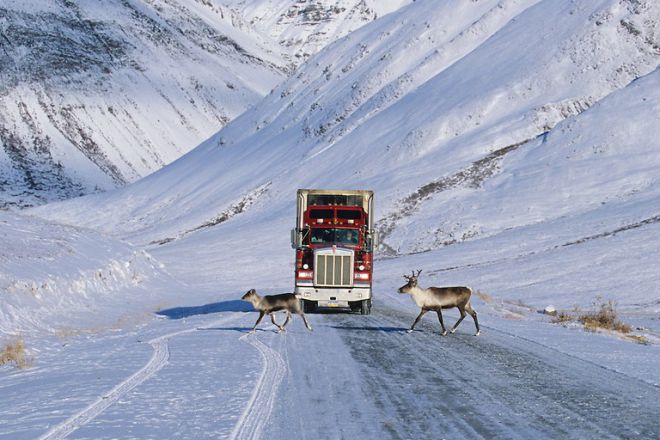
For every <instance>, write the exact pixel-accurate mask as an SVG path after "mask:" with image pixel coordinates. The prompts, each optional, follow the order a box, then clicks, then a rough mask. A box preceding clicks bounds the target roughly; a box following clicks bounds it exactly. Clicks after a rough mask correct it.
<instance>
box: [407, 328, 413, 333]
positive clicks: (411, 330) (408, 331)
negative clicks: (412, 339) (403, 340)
mask: <svg viewBox="0 0 660 440" xmlns="http://www.w3.org/2000/svg"><path fill="white" fill-rule="evenodd" d="M413 331H414V330H413V329H411V328H409V329H408V330H406V333H412V332H413Z"/></svg>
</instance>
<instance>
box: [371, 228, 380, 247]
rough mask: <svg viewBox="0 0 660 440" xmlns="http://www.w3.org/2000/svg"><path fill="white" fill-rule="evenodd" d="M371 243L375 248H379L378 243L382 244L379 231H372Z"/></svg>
mask: <svg viewBox="0 0 660 440" xmlns="http://www.w3.org/2000/svg"><path fill="white" fill-rule="evenodd" d="M371 243H372V245H373V248H374V249H377V248H378V245H379V244H380V241H379V237H378V231H374V230H372V231H371Z"/></svg>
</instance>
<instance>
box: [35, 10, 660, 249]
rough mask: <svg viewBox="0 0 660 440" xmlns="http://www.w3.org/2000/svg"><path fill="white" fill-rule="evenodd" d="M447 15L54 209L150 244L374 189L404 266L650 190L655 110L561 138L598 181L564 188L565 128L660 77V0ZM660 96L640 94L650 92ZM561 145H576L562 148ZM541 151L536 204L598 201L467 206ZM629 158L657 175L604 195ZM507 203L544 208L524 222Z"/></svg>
mask: <svg viewBox="0 0 660 440" xmlns="http://www.w3.org/2000/svg"><path fill="white" fill-rule="evenodd" d="M459 4H460V6H459ZM443 5H444V6H443V7H438V5H437V4H435V3H433V4H431V2H416V3H415V4H412V5H410V6H409V7H406V8H403V9H402V10H401V11H399V12H397V13H394V14H390V15H388V16H386V17H384V18H383V19H381V20H378V21H377V22H375V23H373V24H372V25H368V26H365V27H364V28H362V29H360V30H358V31H357V32H354V33H352V34H351V35H349V36H348V37H347V38H345V39H343V40H341V41H339V42H337V43H336V44H333V45H332V46H331V47H329V48H328V49H326V50H324V51H323V52H322V53H320V54H319V55H318V56H315V57H313V58H312V59H311V60H310V61H309V62H307V63H306V64H305V65H304V66H303V67H302V68H301V69H300V70H299V71H298V72H297V73H296V74H295V75H294V76H293V77H292V78H291V79H289V80H287V81H286V82H285V83H284V84H282V85H281V86H279V87H278V88H277V89H276V90H274V91H273V92H272V93H271V94H270V95H269V96H268V97H267V98H266V99H264V101H262V102H261V103H260V104H259V105H258V106H256V107H254V108H253V109H251V110H249V111H248V112H246V113H245V114H243V115H242V116H241V117H240V118H238V119H237V120H235V121H234V122H233V123H232V124H230V125H229V126H227V127H226V128H225V129H224V130H222V131H221V132H220V133H218V134H217V135H216V136H214V137H212V138H211V139H209V140H208V141H207V142H205V143H204V144H202V145H201V146H200V147H199V148H197V149H196V150H195V151H193V152H192V153H191V154H189V155H187V156H185V157H184V158H182V159H181V160H179V161H177V162H176V163H174V164H173V165H172V166H170V167H168V168H166V169H164V170H162V171H161V172H158V173H156V174H154V175H152V176H150V177H149V178H147V179H144V180H142V181H140V182H138V183H137V184H135V185H133V186H131V188H130V189H128V190H126V191H123V192H116V193H114V194H108V195H99V196H97V197H95V198H91V199H81V200H77V201H73V202H71V203H69V204H65V205H61V207H58V208H55V207H49V208H48V210H45V211H48V212H52V213H55V214H53V216H56V217H58V218H62V219H65V220H67V221H71V222H74V223H75V222H78V221H81V220H82V221H83V222H84V224H86V225H89V226H94V227H101V228H103V229H104V230H106V231H107V232H111V233H114V234H117V235H126V234H127V235H128V236H131V237H135V238H136V239H137V241H142V242H150V241H157V240H164V239H172V238H176V237H178V236H180V235H185V234H187V233H189V232H190V231H193V230H196V229H197V228H200V227H203V226H205V225H206V226H208V225H211V224H214V223H216V222H218V220H220V219H221V220H227V219H228V218H231V216H232V215H234V214H236V213H238V212H242V211H248V212H247V213H246V215H247V216H248V217H251V216H252V215H254V216H256V217H259V216H260V215H262V214H261V209H268V210H269V212H280V211H279V210H281V209H291V203H292V202H291V198H292V194H293V192H294V191H295V189H296V188H298V187H365V188H373V189H375V190H376V191H377V192H378V195H379V199H380V202H379V212H380V221H379V225H380V228H381V230H382V231H381V232H382V235H383V238H384V245H385V249H384V250H385V251H387V252H389V253H392V254H401V253H409V252H418V251H422V250H427V249H430V248H437V247H439V246H442V245H443V244H445V243H446V242H456V241H462V240H463V239H468V238H475V237H478V236H483V235H490V234H492V233H494V232H496V231H497V230H498V229H499V228H500V227H502V226H504V227H507V228H508V227H515V226H521V225H525V224H529V223H536V222H538V221H544V220H546V221H547V220H551V219H553V218H558V217H561V216H563V215H566V214H568V213H569V212H574V213H579V212H583V211H585V210H587V209H589V207H592V206H597V205H599V204H600V203H601V202H604V201H607V200H608V199H611V198H616V197H618V196H624V195H625V194H629V193H632V192H639V191H642V190H644V189H645V188H646V187H648V186H649V185H650V184H651V183H652V181H653V175H654V174H653V173H654V172H655V169H654V168H653V167H651V168H648V164H649V161H648V160H646V161H643V162H644V165H643V168H641V169H640V168H639V167H640V165H639V163H638V162H637V161H635V158H636V157H640V156H642V155H643V154H646V153H647V152H648V154H655V153H654V151H655V150H654V148H653V147H654V146H655V145H656V144H655V141H654V140H653V139H652V137H651V138H649V140H648V142H646V143H644V142H639V141H638V139H636V138H634V137H631V136H627V135H626V134H625V133H627V132H626V127H628V126H629V125H631V124H633V125H634V126H635V127H637V126H639V124H655V122H656V118H657V116H656V113H655V112H654V111H653V105H654V102H653V100H647V101H643V102H642V103H640V104H639V105H640V106H641V107H640V113H639V114H636V115H635V118H634V119H631V118H629V117H623V116H624V115H626V116H627V115H628V113H624V114H619V113H616V112H617V109H616V108H615V106H614V105H612V109H611V110H610V111H611V112H613V116H611V118H614V119H617V120H619V119H620V121H619V122H618V124H614V125H612V124H610V125H605V126H603V125H601V124H600V123H598V122H595V123H593V128H591V129H590V130H591V131H592V132H594V133H596V134H598V136H599V137H598V138H593V137H592V138H587V137H585V136H584V135H583V134H582V133H580V132H572V131H571V127H573V124H574V123H573V122H567V124H565V125H563V126H561V129H560V130H561V132H565V134H564V136H570V135H571V133H573V136H575V137H576V139H575V140H572V142H574V145H573V146H572V149H573V150H575V151H576V152H577V151H579V152H580V153H579V154H581V155H583V156H580V157H584V159H585V160H586V159H593V160H590V161H589V162H588V163H589V164H590V168H591V169H592V170H593V171H592V172H591V173H589V174H588V175H585V176H584V180H583V181H580V182H574V181H570V180H567V179H565V178H564V174H566V173H574V171H573V168H567V167H572V166H573V165H574V163H576V162H577V157H578V156H575V157H576V158H574V159H573V160H572V161H567V157H566V154H567V153H563V154H562V153H560V152H559V150H558V149H557V148H554V149H553V148H546V147H547V146H548V145H550V144H552V142H553V141H554V139H558V136H559V134H558V133H555V132H554V131H553V128H554V127H555V126H556V125H557V124H558V123H560V122H561V121H563V120H566V119H567V120H568V121H572V118H574V117H575V116H576V115H578V114H580V113H582V112H584V111H585V110H588V109H590V108H591V107H592V106H594V104H596V103H598V102H599V101H601V100H603V99H604V98H606V97H608V96H609V95H610V94H611V93H612V92H614V91H616V90H618V89H622V88H624V89H625V88H626V87H627V86H628V85H629V84H631V82H632V81H633V80H635V79H636V78H639V77H641V76H644V75H647V74H649V73H651V72H653V71H654V70H655V69H656V67H657V65H658V61H659V60H660V48H659V45H658V41H659V40H660V38H659V32H660V31H659V30H658V26H657V23H658V19H659V17H660V12H659V10H658V6H657V5H656V4H655V3H654V2H646V3H644V2H642V3H640V2H635V3H633V4H628V3H625V2H623V3H622V2H618V1H600V2H594V3H591V4H590V6H589V7H586V6H580V7H574V6H573V4H572V3H570V2H565V3H561V4H557V3H553V2H545V1H544V2H537V1H529V2H497V1H491V2H478V3H470V4H463V3H460V2H458V3H456V2H446V3H444V4H443ZM558 6H561V7H558ZM432 23H433V24H432ZM540 47H542V48H543V50H538V48H540ZM654 75H656V74H655V73H654V74H652V75H651V78H649V79H648V80H647V81H648V82H652V81H653V76H654ZM632 85H635V86H636V84H635V83H633V84H632ZM636 87H637V86H636ZM644 89H646V87H644ZM648 89H649V90H648V91H645V92H642V93H652V87H650V86H649V87H648ZM635 90H637V89H635ZM629 93H633V92H629ZM619 116H620V117H619ZM610 131H611V133H610ZM608 133H609V134H608ZM640 135H644V136H646V135H648V136H652V130H648V131H646V130H642V131H641V133H640ZM613 136H616V139H621V141H623V142H626V144H625V146H624V145H621V144H620V142H613V140H612V139H613V138H612V137H613ZM557 143H558V144H559V145H560V147H561V148H568V146H567V145H565V144H564V140H563V139H562V140H561V141H559V140H558V141H557ZM531 150H538V151H543V152H544V153H540V152H539V153H536V154H537V156H538V157H544V158H545V160H546V161H549V162H550V164H551V166H550V167H541V168H540V169H539V172H538V173H537V176H538V178H539V179H542V180H539V181H538V182H536V183H537V184H538V185H539V186H536V187H528V186H527V184H526V186H525V188H527V190H528V191H534V190H536V191H538V193H537V194H536V195H537V196H539V197H540V198H539V199H537V200H539V201H543V200H545V199H546V195H545V194H547V193H548V191H550V190H549V185H551V187H552V188H553V189H552V194H553V195H557V194H567V196H568V195H571V194H574V193H582V192H583V191H582V190H581V189H579V188H578V187H577V186H576V185H589V186H590V187H592V188H593V191H594V192H593V193H590V194H588V196H586V197H580V198H576V199H575V202H574V203H570V204H565V203H564V200H563V199H562V200H556V204H550V205H548V206H549V207H548V208H547V209H546V208H544V207H543V205H542V204H539V206H538V207H534V206H531V207H530V206H523V205H521V206H518V204H517V203H516V200H515V199H513V198H511V197H510V199H509V202H508V203H510V204H511V206H510V207H507V209H505V208H504V207H501V206H497V205H494V204H490V203H488V204H485V205H478V206H476V205H472V204H470V205H466V206H465V207H461V206H462V201H463V200H468V199H472V198H474V197H477V196H478V195H479V194H486V197H487V196H488V194H489V193H488V192H487V191H485V189H484V186H485V185H487V184H491V183H490V180H491V179H492V178H493V177H495V176H497V175H498V174H499V173H501V172H502V166H503V164H502V161H503V160H506V159H508V158H509V157H510V156H512V155H514V154H517V155H520V154H521V153H520V152H521V151H531ZM571 151H572V150H571ZM613 151H626V153H625V155H624V156H616V155H614V153H613ZM637 152H639V154H638V153H637ZM574 154H577V153H574ZM537 156H534V157H537ZM546 156H547V157H546ZM518 157H519V156H518ZM622 157H626V158H628V157H629V158H630V161H628V160H626V161H625V162H624V163H622V164H620V166H621V167H622V169H623V171H622V173H624V175H626V176H628V175H630V174H631V172H635V173H637V172H639V173H642V175H641V176H640V177H639V178H637V179H635V180H634V181H631V183H630V185H631V186H630V187H629V188H627V189H622V188H619V187H618V186H617V185H616V184H615V183H611V184H609V185H602V184H601V183H602V182H601V181H607V180H608V179H609V178H610V173H609V170H610V169H611V166H612V161H614V160H616V159H617V158H618V159H621V158H622ZM617 163H618V162H617ZM650 163H654V162H653V161H651V162H650ZM209 164H213V165H212V166H209ZM527 166H529V167H539V166H540V165H539V164H538V163H537V162H530V163H528V164H527ZM604 170H608V172H607V173H604ZM504 171H506V169H504ZM543 173H547V176H545V177H542V174H543ZM644 176H646V177H644ZM577 178H578V177H576V179H577ZM594 179H595V181H594ZM509 190H510V191H509V194H510V195H511V190H512V188H509ZM541 195H542V197H541ZM557 204H559V207H558V205H557ZM106 206H107V207H108V208H107V209H105V208H104V207H106ZM275 206H276V207H278V208H277V209H276V210H275V211H272V210H273V207H275ZM280 206H281V208H280ZM90 207H94V208H95V209H91V210H90ZM118 207H120V209H119V210H118V209H117V208H118ZM470 207H472V208H470ZM96 208H98V210H97V209H96ZM509 208H510V209H514V211H513V212H516V213H517V212H518V211H520V210H521V209H529V210H530V213H526V214H525V215H524V216H522V217H520V216H516V215H509V214H507V212H509ZM465 209H478V210H483V209H489V210H493V209H495V210H499V212H501V213H502V214H501V215H502V216H504V217H505V218H493V217H492V213H491V212H488V215H487V216H483V215H479V214H480V213H479V212H476V213H475V218H470V217H466V214H465V212H462V211H461V212H456V214H452V213H451V212H449V210H465ZM45 211H43V212H45ZM88 211H91V212H88ZM117 211H119V212H120V214H115V215H110V213H111V212H113V213H116V212H117ZM252 211H254V213H251V212H252ZM81 212H86V214H85V215H84V216H81V215H80V213H81ZM440 212H442V213H443V214H442V215H439V213H440ZM280 215H282V214H280ZM82 217H84V218H82ZM242 217H243V218H245V216H242ZM476 217H479V219H476ZM277 218H279V216H278V217H277ZM431 218H434V220H433V221H432V223H433V226H428V227H424V228H420V227H417V226H416V227H415V228H413V230H414V234H413V235H412V236H411V235H410V230H411V228H410V226H412V225H415V223H414V222H416V221H426V220H430V219H431ZM424 219H426V220H424ZM269 220H270V221H272V220H274V219H273V216H272V215H270V216H269ZM286 220H287V221H290V220H289V219H286ZM491 222H493V223H496V224H497V225H499V226H493V225H491V224H490V223H491ZM502 222H504V223H502ZM427 223H428V222H427ZM403 235H405V237H406V238H405V239H403V238H402V236H403Z"/></svg>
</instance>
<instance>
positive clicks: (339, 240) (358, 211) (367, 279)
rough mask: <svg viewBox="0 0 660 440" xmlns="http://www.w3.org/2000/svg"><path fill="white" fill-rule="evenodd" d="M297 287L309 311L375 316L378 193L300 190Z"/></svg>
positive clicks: (293, 242)
mask: <svg viewBox="0 0 660 440" xmlns="http://www.w3.org/2000/svg"><path fill="white" fill-rule="evenodd" d="M296 206H297V211H296V227H295V228H294V229H293V230H292V231H291V246H292V247H293V248H294V249H295V250H296V262H295V289H294V292H295V294H296V296H297V297H298V298H299V299H300V301H301V304H302V306H303V310H304V311H305V312H313V311H315V310H316V309H317V308H318V307H347V308H348V307H350V309H351V310H352V311H354V312H359V313H361V314H363V315H368V314H369V313H371V304H372V281H373V261H374V258H373V256H374V249H375V248H376V247H377V246H378V243H377V241H378V236H377V234H376V232H375V231H374V193H373V191H366V190H327V189H299V190H298V193H297V202H296Z"/></svg>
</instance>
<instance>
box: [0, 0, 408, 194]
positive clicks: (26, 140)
mask: <svg viewBox="0 0 660 440" xmlns="http://www.w3.org/2000/svg"><path fill="white" fill-rule="evenodd" d="M371 3H378V4H377V5H376V4H373V5H372V4H371ZM401 3H404V2H403V1H401V0H397V1H390V2H365V1H357V0H342V1H333V2H327V1H325V2H324V1H310V2H306V1H303V2H300V1H293V0H291V1H286V2H270V1H264V0H260V1H251V2H244V1H243V2H238V1H220V0H215V1H210V0H209V1H199V0H167V1H155V2H151V1H149V2H144V1H119V0H112V1H109V2H103V4H100V3H98V4H97V3H89V2H81V1H66V2H63V1H62V2H41V1H33V0H31V1H25V2H18V3H14V4H11V5H2V6H0V45H1V46H2V51H0V81H1V82H0V139H2V146H3V148H2V149H1V150H0V174H1V176H2V177H1V178H0V207H3V206H12V205H13V206H19V207H21V206H23V207H24V206H31V205H38V204H42V203H45V202H48V201H53V200H61V199H65V198H69V197H73V196H77V195H81V194H86V193H89V192H96V191H99V190H107V189H112V188H115V187H118V186H123V185H125V184H126V183H129V182H133V181H135V180H137V179H139V178H140V177H143V176H145V175H147V174H149V173H151V172H153V171H155V170H157V169H159V168H161V167H162V166H163V165H165V164H168V163H170V162H171V161H172V160H174V159H176V158H178V157H179V156H181V155H182V154H184V153H185V152H187V151H189V150H190V149H192V148H193V147H195V146H197V145H198V144H199V143H200V142H202V141H203V140H205V139H206V138H208V137H209V136H210V135H212V134H213V133H215V132H217V131H218V130H219V129H220V128H222V127H223V126H224V125H225V124H226V123H227V122H229V121H230V120H232V119H233V118H235V117H236V116H238V115H239V114H241V113H242V112H243V111H245V110H246V109H247V108H248V107H250V106H251V105H253V104H255V103H256V102H257V101H258V100H259V99H261V98H262V97H263V96H264V95H265V94H266V93H268V91H270V90H271V89H272V88H273V87H274V86H275V85H276V84H277V83H279V82H281V81H282V80H283V79H284V78H285V77H286V75H287V74H288V73H289V72H291V70H292V69H293V68H294V67H295V65H296V64H298V63H300V60H301V59H304V58H305V57H307V56H309V54H310V53H314V52H315V51H317V50H318V49H320V48H321V47H323V46H324V45H325V44H327V43H328V42H330V41H332V40H333V39H336V38H338V37H339V36H341V35H344V34H346V33H348V32H350V31H351V30H353V29H355V28H357V27H358V26H361V25H363V24H364V23H365V22H367V21H369V20H373V19H375V18H376V16H377V15H378V14H382V13H385V12H389V11H390V10H393V9H394V8H396V7H398V6H399V4H401Z"/></svg>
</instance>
